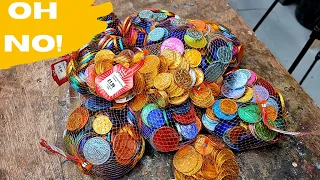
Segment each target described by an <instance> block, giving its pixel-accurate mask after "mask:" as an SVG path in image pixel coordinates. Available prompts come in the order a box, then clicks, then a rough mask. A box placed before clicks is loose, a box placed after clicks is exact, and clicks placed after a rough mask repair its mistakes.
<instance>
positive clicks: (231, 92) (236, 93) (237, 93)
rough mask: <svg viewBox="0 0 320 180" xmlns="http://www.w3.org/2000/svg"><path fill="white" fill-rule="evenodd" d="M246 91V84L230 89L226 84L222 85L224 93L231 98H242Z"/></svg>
mask: <svg viewBox="0 0 320 180" xmlns="http://www.w3.org/2000/svg"><path fill="white" fill-rule="evenodd" d="M245 91H246V87H245V86H242V87H241V88H239V89H229V88H227V87H226V86H224V85H222V87H221V92H222V95H223V96H225V97H227V98H230V99H237V98H240V97H241V96H242V95H243V94H244V92H245Z"/></svg>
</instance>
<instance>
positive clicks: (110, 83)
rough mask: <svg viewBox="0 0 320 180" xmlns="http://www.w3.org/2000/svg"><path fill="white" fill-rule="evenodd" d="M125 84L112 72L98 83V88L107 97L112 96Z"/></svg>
mask: <svg viewBox="0 0 320 180" xmlns="http://www.w3.org/2000/svg"><path fill="white" fill-rule="evenodd" d="M125 85H126V84H125V83H124V81H123V80H122V78H121V76H120V74H119V73H118V72H114V73H112V74H111V75H109V76H108V77H107V78H105V79H104V80H103V81H101V82H100V83H99V86H100V87H101V88H102V89H103V90H105V91H106V93H107V94H108V95H109V96H113V95H114V94H116V93H117V92H118V91H120V90H121V89H122V88H123V87H124V86H125Z"/></svg>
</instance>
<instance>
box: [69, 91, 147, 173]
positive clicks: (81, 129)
mask: <svg viewBox="0 0 320 180" xmlns="http://www.w3.org/2000/svg"><path fill="white" fill-rule="evenodd" d="M105 102H107V101H106V100H103V99H102V98H100V97H92V98H89V99H87V100H86V101H85V102H84V103H83V104H82V106H80V107H78V108H76V109H75V110H74V111H73V112H72V113H71V114H70V116H69V118H68V120H67V124H66V131H65V133H64V145H65V149H66V152H67V153H68V154H69V155H71V156H74V157H78V158H81V159H82V160H83V161H84V162H85V164H86V167H83V166H81V165H80V164H79V165H78V167H79V169H80V170H81V171H82V172H83V173H85V174H87V175H91V176H94V177H100V178H107V179H114V178H119V177H122V176H124V175H125V174H126V173H128V172H129V171H130V170H131V169H132V168H134V167H135V165H136V164H137V163H138V161H139V160H140V159H141V158H142V156H143V153H144V149H145V141H144V139H143V137H142V136H141V135H140V133H139V130H138V129H137V126H136V123H137V121H136V119H135V117H134V116H133V114H132V112H131V111H130V110H129V109H128V108H127V107H126V108H124V109H123V110H121V111H120V110H110V109H109V108H110V104H108V103H105Z"/></svg>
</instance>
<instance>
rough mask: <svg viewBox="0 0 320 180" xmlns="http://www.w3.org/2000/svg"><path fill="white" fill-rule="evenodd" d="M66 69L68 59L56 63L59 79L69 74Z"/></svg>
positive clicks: (55, 69) (55, 70) (55, 68)
mask: <svg viewBox="0 0 320 180" xmlns="http://www.w3.org/2000/svg"><path fill="white" fill-rule="evenodd" d="M66 69H67V62H66V61H62V62H60V63H58V64H55V65H54V72H55V73H56V75H57V77H58V79H59V80H61V79H63V78H65V77H66V76H67V72H66Z"/></svg>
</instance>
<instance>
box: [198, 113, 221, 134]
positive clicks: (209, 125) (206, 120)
mask: <svg viewBox="0 0 320 180" xmlns="http://www.w3.org/2000/svg"><path fill="white" fill-rule="evenodd" d="M202 124H203V126H204V127H205V128H206V129H207V130H209V131H212V132H213V131H214V128H215V127H216V125H217V124H218V121H212V120H211V119H209V118H208V117H207V115H206V114H204V115H203V116H202Z"/></svg>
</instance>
